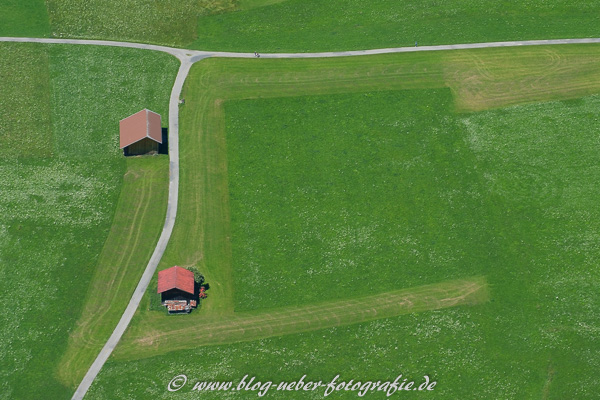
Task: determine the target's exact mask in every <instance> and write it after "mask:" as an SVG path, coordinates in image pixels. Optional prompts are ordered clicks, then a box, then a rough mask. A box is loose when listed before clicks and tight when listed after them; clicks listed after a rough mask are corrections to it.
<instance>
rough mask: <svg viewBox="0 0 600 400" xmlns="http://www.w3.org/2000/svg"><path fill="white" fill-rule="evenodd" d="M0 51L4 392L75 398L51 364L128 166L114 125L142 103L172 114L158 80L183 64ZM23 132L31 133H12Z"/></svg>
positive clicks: (56, 51) (26, 48)
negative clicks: (17, 96) (20, 97)
mask: <svg viewBox="0 0 600 400" xmlns="http://www.w3.org/2000/svg"><path fill="white" fill-rule="evenodd" d="M17 47H18V48H17ZM0 49H1V50H2V54H3V55H7V56H6V57H2V59H3V65H2V69H3V74H6V75H5V76H8V77H7V79H6V80H4V81H3V82H4V84H3V85H2V90H4V93H5V94H6V96H3V97H4V99H5V102H4V103H3V107H6V108H5V112H3V113H2V116H1V117H2V118H1V119H2V124H1V126H3V131H2V134H3V136H4V135H6V136H4V137H6V138H10V139H9V140H10V144H11V145H12V146H13V148H12V151H11V152H10V153H9V152H3V154H2V156H1V159H0V168H1V169H2V177H3V179H2V182H0V185H1V188H0V196H1V201H0V204H1V205H2V206H1V213H0V214H1V215H2V217H1V219H0V275H1V277H2V281H3V283H4V286H3V287H4V291H3V295H2V301H3V302H4V303H5V304H15V307H11V311H10V312H6V313H4V314H3V315H4V317H3V318H2V324H1V326H2V328H1V330H0V332H1V333H0V335H1V336H2V346H1V347H0V352H1V355H2V359H3V366H2V368H1V370H0V371H1V373H2V377H3V379H2V393H3V395H5V396H8V397H10V398H15V399H20V398H24V399H30V398H56V399H60V398H68V397H69V396H70V395H71V394H72V389H71V388H68V387H66V386H65V385H63V383H62V382H59V381H58V380H57V379H56V375H55V374H56V370H55V368H57V367H58V362H59V360H60V359H61V357H62V355H63V352H64V350H65V347H66V346H67V338H68V334H69V331H70V330H71V329H72V328H73V326H74V324H75V322H76V320H77V318H78V317H79V316H80V313H81V311H82V306H83V299H85V297H86V294H87V289H88V283H89V282H90V279H91V277H92V274H93V272H94V268H95V266H96V262H97V260H98V255H99V254H100V252H101V249H102V246H103V244H104V242H105V240H106V237H107V235H108V232H109V229H110V226H111V223H112V217H113V212H114V208H115V205H116V203H117V199H118V196H119V190H120V187H121V183H122V176H123V173H124V172H125V169H126V166H125V161H124V160H123V158H122V156H121V155H120V151H119V150H118V137H117V134H116V132H118V124H117V121H118V120H119V119H120V118H123V117H124V116H126V115H128V113H131V112H133V111H137V109H139V108H140V107H144V106H152V107H153V108H156V109H157V111H161V112H163V113H164V111H165V110H166V107H167V99H168V96H166V94H168V84H167V85H162V86H161V85H159V84H157V82H158V83H166V82H170V81H171V80H172V79H173V74H171V73H170V72H173V71H174V70H175V67H176V60H172V59H171V58H170V57H168V56H163V55H157V54H154V53H146V52H140V51H132V50H122V49H109V48H95V47H89V48H83V47H68V46H67V47H63V46H41V45H28V44H19V45H4V44H3V45H2V46H1V47H0ZM11 52H17V53H18V54H19V56H14V57H12V58H11V57H8V55H10V54H12V53H11ZM28 54H29V55H30V57H25V56H27V55H28ZM11 60H13V61H14V62H12V63H11ZM30 63H31V64H30ZM169 63H172V64H169ZM161 64H162V65H161ZM165 64H166V65H171V66H172V67H173V69H171V70H170V69H169V68H167V69H165V68H163V67H162V66H164V65H165ZM16 70H18V71H20V73H19V74H16V73H14V71H16ZM7 72H8V73H7ZM8 83H10V84H8ZM15 88H16V89H22V88H27V89H28V90H24V91H23V92H22V93H24V96H25V100H27V97H28V96H30V97H31V98H30V99H29V100H27V101H25V102H20V101H15V102H12V101H10V102H8V101H6V100H7V99H8V100H12V99H14V96H12V95H11V93H12V92H13V91H14V89H15ZM165 89H166V90H165ZM48 99H49V104H52V108H51V110H50V108H49V107H48V103H47V102H48ZM115 99H118V100H115ZM22 104H27V107H28V108H27V109H28V111H29V112H28V113H22V107H23V105H22ZM15 115H21V117H19V118H17V117H15ZM15 121H16V122H15ZM40 121H41V122H40ZM4 129H6V130H4ZM19 129H21V130H22V133H25V134H26V136H27V137H28V138H29V137H31V138H33V139H34V140H13V139H12V138H14V137H18V135H15V134H14V132H15V130H19ZM15 302H16V303H15ZM23 382H27V384H26V385H24V384H23Z"/></svg>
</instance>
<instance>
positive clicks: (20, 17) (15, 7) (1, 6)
mask: <svg viewBox="0 0 600 400" xmlns="http://www.w3.org/2000/svg"><path fill="white" fill-rule="evenodd" d="M49 34H50V25H49V23H48V13H47V10H46V3H45V1H44V0H0V36H33V37H45V36H48V35H49Z"/></svg>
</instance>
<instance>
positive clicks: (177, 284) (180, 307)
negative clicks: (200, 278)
mask: <svg viewBox="0 0 600 400" xmlns="http://www.w3.org/2000/svg"><path fill="white" fill-rule="evenodd" d="M157 292H158V293H160V295H161V302H162V304H163V305H164V306H166V307H167V310H168V311H169V313H174V312H188V313H189V312H190V311H191V310H192V308H195V307H196V305H197V301H198V295H197V294H196V284H195V282H194V273H193V272H192V271H189V270H187V269H185V268H181V267H178V266H174V267H171V268H168V269H165V270H162V271H159V272H158V291H157Z"/></svg>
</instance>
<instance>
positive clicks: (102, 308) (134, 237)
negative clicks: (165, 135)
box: [58, 156, 169, 387]
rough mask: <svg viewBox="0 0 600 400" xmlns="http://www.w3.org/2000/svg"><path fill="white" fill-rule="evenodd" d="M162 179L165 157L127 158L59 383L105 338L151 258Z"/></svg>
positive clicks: (75, 376) (159, 221)
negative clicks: (113, 209)
mask: <svg viewBox="0 0 600 400" xmlns="http://www.w3.org/2000/svg"><path fill="white" fill-rule="evenodd" d="M168 179H169V162H168V158H167V157H166V156H159V157H149V158H129V159H127V171H126V172H125V175H124V179H123V186H122V188H121V196H120V197H119V201H118V203H117V205H116V211H115V216H114V219H113V224H112V226H111V230H110V232H109V235H108V238H107V240H106V242H105V244H104V247H103V248H102V252H101V253H100V257H99V259H98V262H97V264H96V268H95V271H94V276H93V277H92V281H91V284H90V288H89V290H88V295H87V298H86V301H85V305H84V308H83V312H82V315H81V318H79V320H78V321H77V327H76V329H75V331H73V332H72V333H71V335H70V340H69V343H68V347H67V351H66V352H65V354H64V355H63V357H62V359H61V362H60V365H59V367H58V377H59V379H60V380H61V381H62V382H63V383H65V384H66V385H68V386H70V387H75V386H76V385H77V384H78V383H79V382H80V381H81V379H82V378H83V375H84V374H85V372H86V371H87V369H88V368H89V366H90V365H91V364H92V362H93V361H94V359H95V358H96V356H97V355H98V352H99V351H100V349H101V348H102V347H103V346H104V343H105V342H106V340H108V338H109V337H110V334H111V333H112V331H113V329H114V327H115V326H116V324H117V322H118V321H119V318H120V317H121V315H122V313H123V310H124V309H125V307H126V305H127V302H128V300H129V298H130V297H131V295H132V293H133V291H134V289H135V286H136V285H137V282H138V280H139V277H140V276H141V275H142V273H143V271H144V269H145V267H146V264H147V263H148V260H149V259H150V256H151V255H152V251H153V250H154V247H153V246H154V244H155V243H156V242H157V240H158V236H159V234H160V231H161V229H162V225H163V222H164V216H163V218H161V215H163V214H164V213H165V211H166V209H167V207H166V206H167V194H168V184H167V182H168Z"/></svg>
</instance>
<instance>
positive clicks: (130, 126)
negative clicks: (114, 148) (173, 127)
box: [119, 109, 162, 156]
mask: <svg viewBox="0 0 600 400" xmlns="http://www.w3.org/2000/svg"><path fill="white" fill-rule="evenodd" d="M119 125H120V145H121V149H123V154H124V155H126V156H133V155H140V154H147V153H150V152H152V151H156V152H158V148H159V145H160V144H162V127H161V122H160V115H159V114H157V113H155V112H154V111H150V110H148V109H143V110H142V111H139V112H137V113H135V114H133V115H130V116H129V117H127V118H124V119H122V120H121V121H120V123H119Z"/></svg>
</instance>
